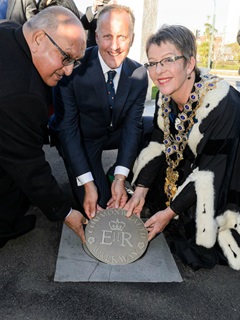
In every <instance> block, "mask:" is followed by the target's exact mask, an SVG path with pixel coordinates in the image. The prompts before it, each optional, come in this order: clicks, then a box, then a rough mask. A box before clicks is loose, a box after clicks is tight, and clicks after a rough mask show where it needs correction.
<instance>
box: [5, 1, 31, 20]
mask: <svg viewBox="0 0 240 320" xmlns="http://www.w3.org/2000/svg"><path fill="white" fill-rule="evenodd" d="M36 13H37V5H36V1H35V0H8V8H7V16H6V19H9V20H14V21H16V22H18V23H20V24H24V22H26V21H27V20H28V19H30V18H31V17H32V16H34V15H35V14H36Z"/></svg>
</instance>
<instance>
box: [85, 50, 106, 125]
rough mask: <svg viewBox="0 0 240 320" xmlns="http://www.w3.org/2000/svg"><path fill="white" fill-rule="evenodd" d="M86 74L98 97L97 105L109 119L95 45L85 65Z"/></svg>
mask: <svg viewBox="0 0 240 320" xmlns="http://www.w3.org/2000/svg"><path fill="white" fill-rule="evenodd" d="M86 69H87V74H88V76H89V78H90V81H91V83H92V85H93V88H94V90H95V93H96V95H97V97H98V102H99V107H100V108H102V110H103V115H104V117H109V119H110V109H109V106H108V98H107V90H106V85H105V77H104V74H103V71H102V67H101V65H100V62H99V59H98V50H97V47H96V48H94V49H93V51H92V52H91V57H90V59H89V62H88V65H87V68H86Z"/></svg>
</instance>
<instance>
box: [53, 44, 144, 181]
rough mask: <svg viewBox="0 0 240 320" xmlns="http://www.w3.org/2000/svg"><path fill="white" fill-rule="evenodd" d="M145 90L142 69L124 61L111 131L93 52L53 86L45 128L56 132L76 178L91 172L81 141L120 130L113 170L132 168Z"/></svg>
mask: <svg viewBox="0 0 240 320" xmlns="http://www.w3.org/2000/svg"><path fill="white" fill-rule="evenodd" d="M147 88H148V77H147V73H146V70H145V68H144V67H143V66H142V65H140V64H139V63H137V62H135V61H133V60H131V59H129V58H126V59H125V61H124V63H123V66H122V71H121V76H120V79H119V83H118V88H117V93H116V97H115V105H114V108H113V117H112V128H110V123H111V115H110V109H109V106H108V98H107V90H106V83H105V78H104V74H103V71H102V68H101V65H100V62H99V58H98V47H97V46H96V47H91V48H88V49H87V50H86V54H85V57H84V58H83V61H82V64H81V66H80V67H79V68H77V69H75V70H74V72H73V73H72V75H71V76H70V77H64V78H63V79H62V80H61V81H60V83H59V84H58V86H57V87H55V89H54V92H55V98H54V111H55V114H54V115H53V116H52V118H51V120H50V127H51V128H52V129H54V130H56V131H57V132H58V136H59V139H60V141H61V144H62V147H63V149H64V153H65V157H66V158H67V161H68V163H69V164H70V165H71V168H72V170H73V172H74V174H75V175H76V176H79V175H82V174H84V173H86V172H88V171H91V170H90V166H89V163H88V160H87V157H86V153H85V150H84V145H83V142H84V140H88V141H89V140H92V141H94V140H95V139H97V138H100V137H105V138H106V139H107V137H108V135H109V133H110V132H111V131H115V130H121V141H120V142H119V147H118V150H119V151H118V157H117V165H121V166H124V167H127V168H129V169H130V168H131V167H132V164H133V162H134V160H135V157H136V156H137V152H138V145H139V141H140V138H141V132H142V125H141V124H142V113H143V109H144V102H145V98H146V92H147Z"/></svg>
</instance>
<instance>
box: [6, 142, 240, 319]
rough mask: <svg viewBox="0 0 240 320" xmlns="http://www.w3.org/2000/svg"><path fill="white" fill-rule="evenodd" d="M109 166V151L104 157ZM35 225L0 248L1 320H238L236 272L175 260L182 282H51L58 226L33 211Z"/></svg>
mask: <svg viewBox="0 0 240 320" xmlns="http://www.w3.org/2000/svg"><path fill="white" fill-rule="evenodd" d="M45 150H46V155H47V159H48V160H49V162H50V163H51V165H52V167H53V173H54V175H55V176H56V178H57V180H58V181H59V183H60V185H61V186H62V188H63V189H64V190H65V192H67V193H68V194H69V196H70V191H69V185H68V182H67V179H66V173H65V170H64V169H63V165H62V161H61V159H60V158H59V157H58V155H57V153H56V152H55V150H54V149H49V148H48V147H46V148H45ZM113 161H114V152H113V153H111V152H110V153H109V154H108V156H107V157H105V162H106V164H110V165H111V163H112V162H113ZM31 213H35V214H36V215H37V226H36V228H35V229H34V230H33V231H32V232H30V233H29V234H27V235H25V236H22V237H20V238H18V239H16V240H14V241H10V242H8V243H7V245H6V246H5V247H4V248H2V249H0V275H1V276H0V277H1V278H0V319H2V320H26V319H30V320H57V319H60V320H73V319H79V320H107V319H109V320H110V319H111V320H118V319H121V320H122V319H124V320H135V319H138V320H145V319H149V320H157V319H160V320H165V319H166V320H173V319H176V320H179V319H184V320H193V319H197V320H203V319H204V320H206V319H207V320H212V319H214V320H215V319H218V320H225V319H231V320H239V319H240V303H239V301H240V290H239V284H240V271H238V272H237V271H234V270H232V269H230V268H229V267H221V266H216V267H215V268H213V269H211V270H199V271H197V272H193V271H191V269H189V268H188V267H185V266H184V265H182V263H181V262H179V261H178V259H176V263H177V265H178V268H179V271H180V273H181V275H182V278H183V282H181V283H118V282H116V283H94V282H88V283H87V282H86V283H83V282H79V283H76V282H75V283H73V282H65V283H60V282H54V281H53V279H54V272H55V266H56V260H57V254H58V248H59V241H60V236H61V229H62V224H61V223H52V222H49V221H48V220H47V219H46V218H45V216H44V215H43V214H42V213H41V212H40V211H39V210H38V209H36V208H32V209H31Z"/></svg>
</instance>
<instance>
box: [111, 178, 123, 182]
mask: <svg viewBox="0 0 240 320" xmlns="http://www.w3.org/2000/svg"><path fill="white" fill-rule="evenodd" d="M114 180H118V181H123V182H124V181H125V180H123V179H120V178H114ZM114 180H113V181H114Z"/></svg>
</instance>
